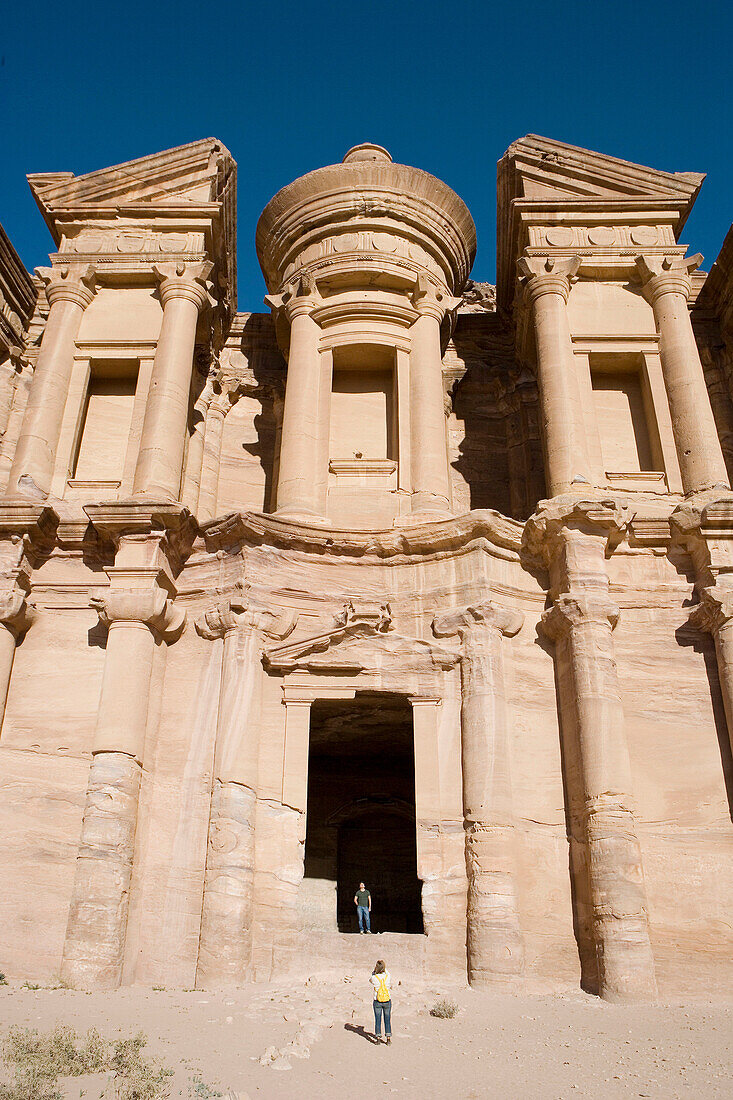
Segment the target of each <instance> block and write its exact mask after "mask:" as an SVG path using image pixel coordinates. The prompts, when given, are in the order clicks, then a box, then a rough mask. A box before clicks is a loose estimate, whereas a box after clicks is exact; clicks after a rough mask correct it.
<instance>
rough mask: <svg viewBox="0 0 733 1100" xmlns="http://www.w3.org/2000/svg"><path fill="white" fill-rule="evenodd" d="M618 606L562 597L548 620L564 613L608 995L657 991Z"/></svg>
mask: <svg viewBox="0 0 733 1100" xmlns="http://www.w3.org/2000/svg"><path fill="white" fill-rule="evenodd" d="M615 614H617V611H616V609H614V608H613V606H612V605H610V601H608V600H607V599H605V598H603V597H601V596H599V597H596V598H593V597H578V598H573V597H572V596H561V597H559V598H558V600H556V602H555V607H554V608H553V609H552V611H550V612H549V613H548V617H547V622H549V623H551V622H552V620H553V618H555V619H556V620H559V619H560V618H561V617H562V618H564V620H565V621H564V624H563V627H562V628H563V630H564V631H565V633H564V634H563V635H562V637H559V638H558V650H559V653H558V656H559V658H560V661H561V663H562V664H563V665H564V667H565V668H569V672H570V678H571V683H572V686H573V694H574V709H575V714H574V715H573V716H571V715H566V716H564V719H563V726H564V729H565V730H568V731H569V730H574V733H575V745H574V750H571V751H570V752H569V753H568V756H569V758H570V759H571V760H573V761H574V764H575V767H576V768H577V771H578V775H579V779H580V785H581V788H582V789H581V791H580V792H579V795H580V799H579V802H580V805H581V806H582V814H583V822H582V825H583V830H584V834H585V840H586V846H587V861H588V884H589V892H590V903H591V908H592V924H593V937H594V941H595V947H596V957H597V963H598V983H599V989H598V992H599V993H600V994H601V996H603V997H605V998H606V999H607V1000H618V1001H621V1000H634V999H645V998H653V997H655V996H656V982H655V978H654V959H653V955H652V950H651V944H650V940H649V926H648V913H647V902H646V891H645V889H644V879H643V871H642V858H641V848H640V845H639V841H638V838H637V835H636V825H635V821H634V814H633V810H632V805H631V797H630V793H629V792H630V787H631V778H630V767H629V759H628V750H627V746H626V739H625V735H624V728H623V721H624V719H623V710H622V705H621V699H620V695H619V689H618V678H617V672H616V662H615V659H614V649H613V640H612V635H611V630H612V622H615V617H614V616H615Z"/></svg>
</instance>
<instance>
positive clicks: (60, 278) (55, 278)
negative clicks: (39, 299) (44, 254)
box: [36, 264, 97, 310]
mask: <svg viewBox="0 0 733 1100" xmlns="http://www.w3.org/2000/svg"><path fill="white" fill-rule="evenodd" d="M36 271H37V274H38V275H39V276H40V277H41V279H42V280H43V282H44V284H45V287H46V297H47V298H48V304H49V305H50V306H53V304H54V303H55V302H74V304H75V305H77V306H80V307H81V308H82V309H83V310H84V309H86V308H87V306H88V305H89V304H90V303H91V301H92V299H93V298H94V295H95V294H96V293H97V282H96V275H97V273H96V270H95V268H94V267H92V266H91V265H87V266H85V267H81V268H80V267H72V266H69V265H68V264H59V265H58V266H54V267H39V268H36Z"/></svg>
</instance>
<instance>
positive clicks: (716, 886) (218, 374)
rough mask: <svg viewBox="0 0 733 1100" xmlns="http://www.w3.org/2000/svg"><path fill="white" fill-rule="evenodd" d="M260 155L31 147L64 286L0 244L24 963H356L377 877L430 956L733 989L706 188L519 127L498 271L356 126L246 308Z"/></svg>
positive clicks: (721, 534) (385, 906) (435, 971)
mask: <svg viewBox="0 0 733 1100" xmlns="http://www.w3.org/2000/svg"><path fill="white" fill-rule="evenodd" d="M235 181H236V166H235V165H234V162H233V160H232V158H231V156H230V154H229V153H228V151H227V150H226V149H225V148H224V147H223V146H222V145H221V144H220V143H219V142H217V141H215V140H213V139H207V140H205V141H202V142H194V143H192V144H190V145H187V146H182V147H181V148H180V149H174V150H170V151H168V152H164V153H160V154H156V155H154V156H151V157H144V158H141V159H140V160H139V161H136V162H133V163H132V164H130V165H121V166H117V167H114V168H110V169H105V170H102V171H101V172H94V173H90V174H89V175H85V176H81V177H74V176H71V175H69V174H66V173H59V174H53V173H51V174H44V175H37V176H33V177H31V186H32V189H33V191H34V194H35V195H36V198H37V200H38V203H39V205H40V206H41V208H42V210H43V213H44V216H45V218H46V221H47V223H48V224H49V226H50V227H51V228H52V230H53V232H54V234H55V239H56V241H57V245H58V251H57V252H56V253H54V254H53V255H52V256H51V258H50V262H51V267H50V268H49V269H44V270H43V271H41V272H40V273H39V275H38V276H37V277H36V278H31V277H30V276H28V275H27V274H26V273H25V272H24V271H23V270H22V265H21V264H20V261H19V260H18V258H17V256H16V255H15V253H14V252H13V250H12V247H11V246H10V244H9V242H7V239H6V238H5V237H4V236H3V235H2V234H0V295H1V296H2V301H1V302H0V312H1V313H2V317H1V318H0V437H1V438H0V486H2V490H3V492H4V493H5V500H4V502H3V503H2V504H0V720H1V722H2V724H1V725H0V775H1V776H2V780H1V781H0V793H1V794H2V798H1V799H0V827H2V830H3V837H4V844H3V845H2V851H1V852H0V876H1V877H2V882H3V890H2V891H0V928H2V937H3V942H2V945H1V946H0V950H1V951H2V962H3V968H4V969H7V972H8V973H9V974H11V975H12V976H25V977H32V978H42V979H48V980H50V979H54V978H57V976H58V975H59V973H61V974H62V975H63V976H64V978H65V979H66V980H69V981H71V982H72V983H74V984H78V985H83V986H90V987H107V988H109V987H114V986H116V985H118V984H120V983H122V984H133V983H140V984H148V985H151V984H158V985H167V986H180V987H183V988H190V987H193V986H198V987H201V988H203V987H206V988H213V987H217V986H224V985H236V984H239V983H242V982H245V981H250V980H270V979H271V978H273V977H278V976H283V977H287V976H288V975H292V974H295V973H297V974H303V973H304V972H309V971H311V970H312V969H314V968H315V969H324V970H328V969H333V968H338V967H342V968H343V967H345V966H346V965H347V964H348V965H349V966H351V963H352V962H353V961H354V960H356V961H357V962H358V961H359V960H362V961H363V959H364V957H366V955H367V953H370V952H372V947H371V946H370V944H372V943H373V941H372V940H367V939H366V938H365V939H364V940H363V941H362V940H359V941H355V940H354V939H353V938H352V937H351V936H350V935H349V932H350V931H351V930H352V928H355V911H354V908H353V896H354V892H355V888H356V886H357V885H358V882H359V881H366V880H368V883H367V884H368V886H369V889H370V890H371V893H372V898H373V916H374V923H375V929H376V931H377V932H379V933H381V936H382V937H383V938H382V939H379V940H377V941H376V942H377V943H378V944H379V952H380V953H385V954H387V955H389V953H390V952H392V953H393V954H394V957H395V960H400V962H401V965H403V966H404V967H413V968H414V969H415V971H416V972H418V973H420V974H422V975H424V976H426V977H432V976H434V977H435V978H436V979H437V978H438V977H441V978H442V977H445V978H451V979H454V980H455V979H463V978H467V979H468V980H469V981H470V982H471V983H473V984H475V985H497V984H498V985H505V986H507V985H508V986H517V985H519V984H523V983H527V984H528V985H530V986H531V988H534V989H540V990H545V991H546V990H559V989H563V990H565V989H568V988H573V987H577V986H578V985H579V984H581V985H582V986H583V987H585V988H586V989H589V990H592V991H594V992H597V993H599V994H600V995H602V996H604V997H607V998H609V999H615V1000H632V999H645V998H647V999H651V998H653V997H654V996H655V994H656V989H657V984H658V985H659V988H660V990H661V991H663V992H664V993H666V994H670V993H677V992H682V991H684V990H686V989H695V990H699V989H701V988H703V987H704V981H703V976H704V975H710V974H712V973H714V974H715V975H716V979H717V980H718V981H719V982H720V983H723V982H725V981H729V980H730V979H731V977H733V969H732V968H731V958H733V940H732V939H731V933H730V921H729V911H730V907H731V903H732V902H733V871H731V867H732V866H733V862H732V861H731V858H730V857H731V855H732V854H733V831H731V806H733V758H732V757H731V744H732V743H731V735H730V731H731V730H732V729H733V625H732V624H733V598H732V597H731V592H732V591H733V506H732V505H731V501H732V500H733V496H732V495H731V492H730V489H729V488H728V485H729V477H728V471H727V470H726V461H728V462H730V456H731V453H733V451H732V450H731V446H732V445H731V439H732V438H733V401H732V399H731V386H732V385H733V367H732V366H731V362H730V361H729V360H730V355H729V353H728V350H726V349H729V347H730V346H731V345H732V344H733V335H732V334H731V325H732V324H733V310H732V308H731V302H732V301H733V290H732V289H731V288H732V287H733V263H731V244H730V239H729V240H728V241H727V243H726V245H725V246H724V249H723V252H722V253H721V258H720V261H719V262H718V264H717V265H716V266H715V267H714V269H713V272H712V273H711V275H710V276H709V277H708V278H707V279H704V277H703V276H702V275H701V274H700V273H697V274H694V269H695V267H696V265H697V263H698V257H694V256H693V257H689V258H688V257H687V256H686V248H685V246H684V245H682V244H679V243H678V238H679V231H680V228H681V225H682V224H683V223H684V220H685V219H686V217H687V215H688V214H689V210H690V207H691V204H692V202H693V200H694V197H695V195H696V193H697V190H698V189H699V186H700V183H701V177H698V176H696V175H694V174H691V173H679V174H675V173H667V172H656V171H654V170H652V169H648V168H644V167H643V166H638V165H632V164H628V163H627V162H623V161H618V160H616V159H614V158H611V157H606V156H603V155H601V154H596V153H592V152H589V151H585V150H580V149H575V148H573V147H572V146H567V145H563V144H562V143H559V142H552V141H549V140H548V139H544V138H538V137H534V136H527V137H525V138H523V139H521V140H520V141H518V142H515V143H514V144H513V145H512V146H511V147H510V149H509V150H508V151H507V153H506V155H505V157H504V158H503V159H502V161H501V163H500V170H499V211H498V215H499V221H498V238H499V239H498V284H497V291H496V293H494V290H493V288H492V287H489V286H488V285H486V284H479V283H471V282H469V281H468V276H469V273H470V266H471V262H472V259H473V255H474V252H475V247H476V241H475V228H474V226H473V222H472V220H471V216H470V214H469V212H468V210H467V209H466V207H465V205H464V204H463V202H462V201H461V200H460V199H459V198H458V196H457V195H455V194H454V193H453V192H452V191H451V190H450V189H449V188H448V187H446V186H445V185H444V184H443V183H441V182H440V181H438V180H436V179H435V178H434V177H432V176H429V175H427V174H426V173H425V172H422V171H420V170H418V169H415V168H410V167H408V166H405V165H400V164H396V163H394V162H393V161H392V158H391V156H390V154H389V153H388V152H387V151H386V150H384V149H382V148H381V147H380V146H376V145H372V144H369V143H367V144H364V145H360V146H356V147H355V148H354V149H352V150H350V151H349V152H348V153H347V154H346V156H345V158H344V160H343V162H342V163H341V164H338V165H331V166H328V167H326V168H321V169H317V170H315V171H313V172H310V173H308V174H307V175H305V176H303V177H301V178H300V179H298V180H296V181H295V182H294V183H292V184H290V185H288V186H287V187H285V188H283V189H282V191H280V192H279V193H278V194H277V195H276V196H275V197H274V198H273V199H272V200H271V202H270V203H269V204H268V205H267V207H266V209H265V211H264V213H263V215H262V217H261V219H260V223H259V227H258V232H257V250H258V255H259V258H260V261H261V264H262V267H263V272H264V274H265V280H266V283H267V289H268V297H267V303H268V306H269V310H270V313H269V314H262V313H261V314H256V313H245V312H240V313H237V312H236V305H235V302H236V286H235V269H234V263H233V256H234V255H235V251H236V249H235V244H236V242H235V228H236V227H235V224H234V187H235ZM34 301H35V306H34ZM691 316H692V321H694V325H693V324H692V323H691ZM711 402H712V404H711ZM683 494H686V495H684V496H683ZM187 623H193V624H194V625H195V629H188V630H187V629H186V624H187ZM520 627H521V629H520ZM373 961H374V960H373V959H372V960H371V964H372V965H373ZM387 962H388V964H389V958H388V959H387Z"/></svg>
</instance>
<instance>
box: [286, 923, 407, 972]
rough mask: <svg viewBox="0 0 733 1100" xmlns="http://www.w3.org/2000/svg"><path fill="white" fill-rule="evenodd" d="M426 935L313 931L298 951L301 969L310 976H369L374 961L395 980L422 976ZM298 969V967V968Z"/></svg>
mask: <svg viewBox="0 0 733 1100" xmlns="http://www.w3.org/2000/svg"><path fill="white" fill-rule="evenodd" d="M426 951H427V936H424V935H407V934H405V933H402V932H379V933H376V934H372V935H363V936H362V935H359V934H358V933H353V934H352V933H348V932H346V933H343V932H330V931H329V932H313V931H309V932H308V934H307V943H306V944H304V947H303V951H302V952H301V960H302V963H301V966H302V968H303V969H305V970H307V971H308V972H309V973H311V974H332V973H339V974H342V975H344V976H346V975H353V976H355V975H359V974H365V973H366V974H367V975H368V974H370V973H371V971H372V969H373V968H374V964H375V962H376V961H377V959H384V962H385V964H386V967H387V969H388V970H389V971H390V972H391V973H392V974H393V975H394V976H395V977H396V978H397V977H400V976H402V975H403V974H410V975H412V976H416V977H417V976H423V975H424V973H425V957H426ZM299 968H300V967H299Z"/></svg>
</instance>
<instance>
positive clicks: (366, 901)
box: [354, 882, 372, 936]
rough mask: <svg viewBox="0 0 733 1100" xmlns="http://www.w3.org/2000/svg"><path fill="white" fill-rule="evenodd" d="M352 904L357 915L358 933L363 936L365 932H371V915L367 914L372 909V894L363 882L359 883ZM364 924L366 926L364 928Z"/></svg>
mask: <svg viewBox="0 0 733 1100" xmlns="http://www.w3.org/2000/svg"><path fill="white" fill-rule="evenodd" d="M354 905H355V906H356V912H357V913H358V915H359V933H360V934H361V935H362V936H363V935H364V933H365V932H371V930H372V925H371V917H370V916H369V914H370V913H371V911H372V895H371V894H370V893H369V891H368V890H367V888H366V887H365V886H364V883H363V882H360V883H359V889H358V890H357V891H356V893H355V894H354ZM365 924H366V928H364V925H365Z"/></svg>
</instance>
